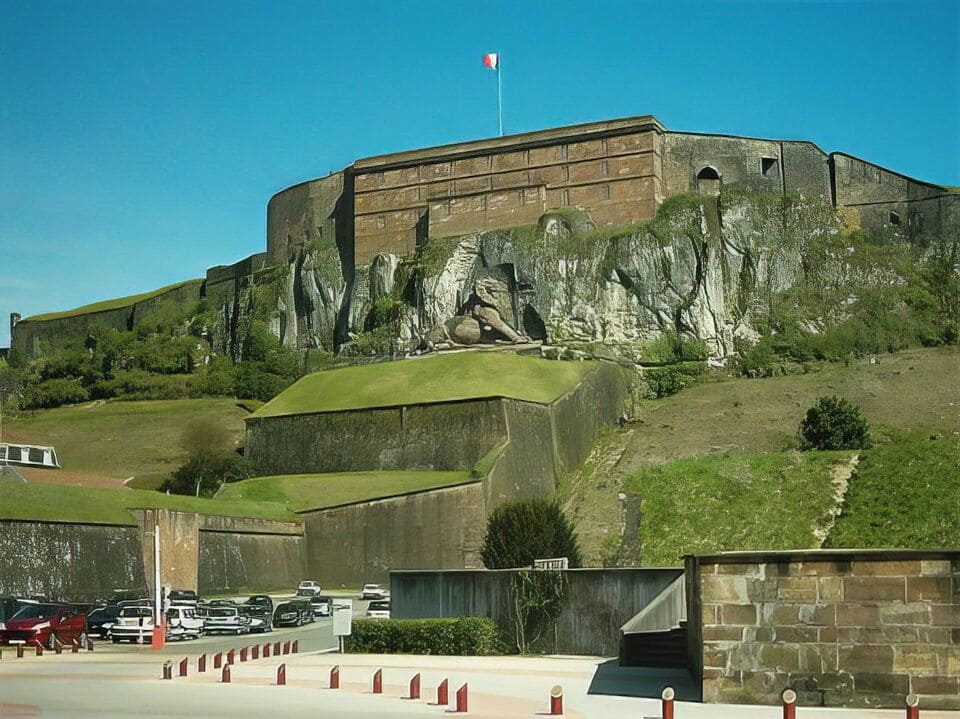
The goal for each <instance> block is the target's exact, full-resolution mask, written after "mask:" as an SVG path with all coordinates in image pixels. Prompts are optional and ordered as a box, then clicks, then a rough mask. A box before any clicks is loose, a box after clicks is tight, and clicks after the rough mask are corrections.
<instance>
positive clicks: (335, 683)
mask: <svg viewBox="0 0 960 719" xmlns="http://www.w3.org/2000/svg"><path fill="white" fill-rule="evenodd" d="M330 688H331V689H339V688H340V666H339V665H337V666H335V667H334V668H333V669H331V670H330Z"/></svg>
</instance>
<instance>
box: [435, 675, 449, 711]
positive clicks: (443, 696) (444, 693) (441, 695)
mask: <svg viewBox="0 0 960 719" xmlns="http://www.w3.org/2000/svg"><path fill="white" fill-rule="evenodd" d="M448 687H449V684H447V680H446V679H444V680H443V681H442V682H440V684H439V686H437V704H439V705H440V706H444V707H445V706H446V705H447V704H449V703H450V693H449V689H448Z"/></svg>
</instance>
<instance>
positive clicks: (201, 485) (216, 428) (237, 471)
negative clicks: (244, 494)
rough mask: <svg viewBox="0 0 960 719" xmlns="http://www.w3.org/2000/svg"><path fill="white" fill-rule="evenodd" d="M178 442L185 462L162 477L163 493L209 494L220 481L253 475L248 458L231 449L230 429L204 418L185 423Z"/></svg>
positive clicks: (210, 495)
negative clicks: (185, 458) (185, 457)
mask: <svg viewBox="0 0 960 719" xmlns="http://www.w3.org/2000/svg"><path fill="white" fill-rule="evenodd" d="M180 442H181V446H182V447H183V449H185V450H186V451H187V453H188V455H187V461H186V462H184V463H183V464H182V465H181V466H180V467H179V469H177V470H175V471H174V472H173V473H172V474H171V475H170V476H169V477H167V479H165V480H164V482H163V484H161V485H160V491H162V492H167V491H169V492H172V493H173V494H192V495H195V496H204V497H212V496H213V495H214V494H215V493H216V491H217V490H218V489H219V488H220V485H221V484H224V483H225V482H238V481H240V480H241V479H247V478H249V477H251V476H253V465H252V464H251V462H250V460H248V459H246V458H244V457H241V456H240V455H238V454H237V453H236V452H234V451H233V447H232V445H233V443H232V441H231V437H230V432H229V431H228V430H227V429H226V428H225V427H224V426H223V425H220V424H218V423H216V422H214V421H213V420H211V419H209V418H207V417H197V418H196V419H192V420H190V421H189V422H187V424H186V426H185V427H184V429H183V434H182V435H181V438H180Z"/></svg>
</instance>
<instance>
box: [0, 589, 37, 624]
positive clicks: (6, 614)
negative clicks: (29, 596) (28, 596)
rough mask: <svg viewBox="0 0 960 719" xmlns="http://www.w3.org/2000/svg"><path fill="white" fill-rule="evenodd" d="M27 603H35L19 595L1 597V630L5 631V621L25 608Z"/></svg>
mask: <svg viewBox="0 0 960 719" xmlns="http://www.w3.org/2000/svg"><path fill="white" fill-rule="evenodd" d="M27 604H35V602H31V601H29V600H25V599H20V598H19V597H0V632H2V631H3V628H4V622H6V621H7V620H8V619H10V618H11V617H13V615H14V614H16V613H17V612H19V611H20V610H21V609H23V608H24V607H25V606H26V605H27Z"/></svg>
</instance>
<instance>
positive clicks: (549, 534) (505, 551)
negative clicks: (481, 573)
mask: <svg viewBox="0 0 960 719" xmlns="http://www.w3.org/2000/svg"><path fill="white" fill-rule="evenodd" d="M480 556H481V558H482V559H483V565H484V566H485V567H486V568H487V569H508V568H513V567H529V566H531V565H532V564H533V560H534V559H549V558H552V557H566V558H567V559H568V560H569V563H570V567H571V568H576V567H579V566H581V557H580V547H579V546H578V544H577V536H576V534H574V531H573V525H572V524H571V523H570V520H568V519H567V518H566V517H565V516H564V514H563V510H561V509H560V507H559V505H557V503H556V502H553V501H550V500H546V499H528V500H524V501H520V502H509V503H507V504H502V505H500V506H499V507H497V508H496V509H495V510H493V513H492V514H491V515H490V518H489V519H488V520H487V536H486V538H485V539H484V541H483V548H482V549H481V550H480Z"/></svg>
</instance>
